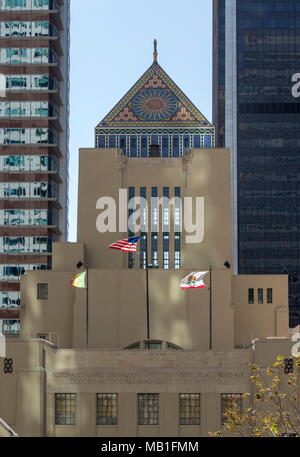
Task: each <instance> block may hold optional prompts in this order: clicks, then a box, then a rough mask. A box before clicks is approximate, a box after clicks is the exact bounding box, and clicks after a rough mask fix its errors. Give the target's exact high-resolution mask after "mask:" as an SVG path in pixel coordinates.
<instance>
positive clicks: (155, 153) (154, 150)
mask: <svg viewBox="0 0 300 457" xmlns="http://www.w3.org/2000/svg"><path fill="white" fill-rule="evenodd" d="M149 157H160V147H159V145H158V144H151V145H150V150H149Z"/></svg>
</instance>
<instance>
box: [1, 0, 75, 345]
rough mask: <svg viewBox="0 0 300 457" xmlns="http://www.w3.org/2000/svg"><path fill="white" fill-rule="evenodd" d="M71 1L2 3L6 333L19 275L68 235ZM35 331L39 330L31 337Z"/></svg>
mask: <svg viewBox="0 0 300 457" xmlns="http://www.w3.org/2000/svg"><path fill="white" fill-rule="evenodd" d="M69 10H70V1H69V0H0V73H1V75H0V82H1V87H0V331H2V332H3V333H4V334H6V335H7V334H8V335H9V334H18V332H19V307H20V282H19V281H20V278H21V276H22V275H23V274H24V273H25V272H26V271H28V270H41V269H49V268H51V255H52V242H53V241H66V240H67V232H68V225H67V213H68V157H69V153H68V140H69V130H68V128H69V127H68V119H69V20H70V11H69ZM33 336H36V335H33Z"/></svg>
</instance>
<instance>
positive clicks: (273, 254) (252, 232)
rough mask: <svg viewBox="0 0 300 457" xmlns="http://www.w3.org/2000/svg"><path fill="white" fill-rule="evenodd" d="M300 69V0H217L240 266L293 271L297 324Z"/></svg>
mask: <svg viewBox="0 0 300 457" xmlns="http://www.w3.org/2000/svg"><path fill="white" fill-rule="evenodd" d="M299 73H300V1H299V0H226V1H225V0H214V90H213V93H214V114H213V117H214V119H213V123H214V125H215V127H216V143H217V145H218V146H226V147H229V148H230V149H231V155H232V190H233V224H234V260H235V272H236V273H239V274H269V273H270V274H274V273H287V274H289V295H290V300H289V301H290V326H291V327H295V326H296V325H298V324H300V122H299V121H300V97H299V96H300V90H299V92H298V91H297V86H295V84H296V82H297V80H298V79H297V78H298V77H297V74H299ZM298 76H299V75H298ZM299 79H300V77H299Z"/></svg>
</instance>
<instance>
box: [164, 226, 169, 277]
mask: <svg viewBox="0 0 300 457" xmlns="http://www.w3.org/2000/svg"><path fill="white" fill-rule="evenodd" d="M163 247H164V258H163V265H164V270H169V268H170V236H169V234H168V233H164V241H163Z"/></svg>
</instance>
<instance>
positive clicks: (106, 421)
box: [97, 394, 118, 425]
mask: <svg viewBox="0 0 300 457" xmlns="http://www.w3.org/2000/svg"><path fill="white" fill-rule="evenodd" d="M117 402H118V394H97V425H117V423H118V420H117V417H118V413H117Z"/></svg>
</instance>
